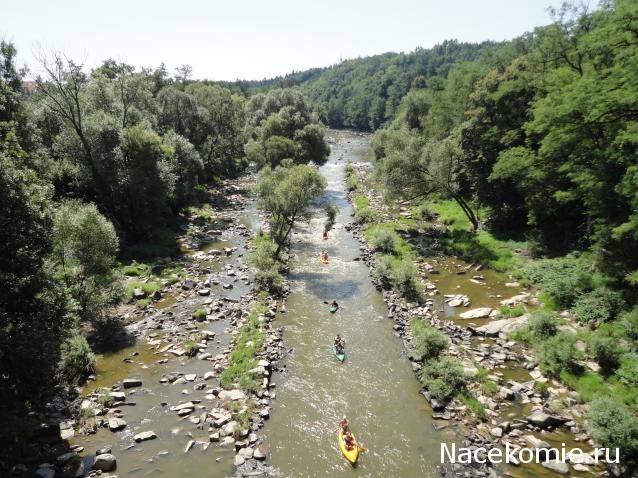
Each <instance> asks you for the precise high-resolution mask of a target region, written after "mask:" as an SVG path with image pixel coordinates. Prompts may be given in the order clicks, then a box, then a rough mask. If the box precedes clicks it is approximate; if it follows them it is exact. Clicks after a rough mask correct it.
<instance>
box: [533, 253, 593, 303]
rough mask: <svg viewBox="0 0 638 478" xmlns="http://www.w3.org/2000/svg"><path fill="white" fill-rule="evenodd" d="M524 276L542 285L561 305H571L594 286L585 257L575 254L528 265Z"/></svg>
mask: <svg viewBox="0 0 638 478" xmlns="http://www.w3.org/2000/svg"><path fill="white" fill-rule="evenodd" d="M523 276H524V277H525V278H526V279H528V280H529V281H530V282H532V283H534V284H537V285H538V286H540V288H541V289H543V291H544V292H545V293H546V294H548V295H549V296H550V297H551V298H552V299H553V300H554V301H555V302H556V303H557V304H558V305H559V306H560V307H571V305H572V304H573V303H574V302H575V300H576V299H577V298H578V297H579V296H580V295H581V294H582V293H583V292H587V291H588V290H591V288H592V278H591V272H589V271H588V270H587V264H586V263H585V261H584V259H583V258H581V257H579V256H577V255H575V254H569V255H567V256H565V257H561V258H557V259H545V260H542V261H538V262H536V263H534V264H532V265H530V266H528V267H526V268H525V269H524V270H523Z"/></svg>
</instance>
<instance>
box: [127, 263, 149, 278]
mask: <svg viewBox="0 0 638 478" xmlns="http://www.w3.org/2000/svg"><path fill="white" fill-rule="evenodd" d="M149 272H150V267H149V266H148V264H144V263H138V262H137V261H133V262H132V263H131V264H129V265H128V266H124V267H122V274H124V275H126V276H129V277H140V276H143V275H148V274H149Z"/></svg>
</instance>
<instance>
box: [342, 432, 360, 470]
mask: <svg viewBox="0 0 638 478" xmlns="http://www.w3.org/2000/svg"><path fill="white" fill-rule="evenodd" d="M352 436H353V437H354V435H352ZM354 444H355V445H354V448H353V449H352V450H348V449H347V448H346V443H345V442H344V441H343V433H342V432H339V448H341V453H343V456H345V457H346V460H348V461H349V462H350V464H351V465H355V464H356V463H357V460H358V459H359V444H358V443H357V439H356V438H355V439H354Z"/></svg>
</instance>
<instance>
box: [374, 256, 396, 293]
mask: <svg viewBox="0 0 638 478" xmlns="http://www.w3.org/2000/svg"><path fill="white" fill-rule="evenodd" d="M392 263H393V260H392V257H390V256H384V255H380V254H377V266H376V267H375V269H374V276H375V277H376V278H377V280H378V281H379V282H381V285H382V286H383V287H384V288H385V289H388V288H390V286H391V285H392V270H393V265H392Z"/></svg>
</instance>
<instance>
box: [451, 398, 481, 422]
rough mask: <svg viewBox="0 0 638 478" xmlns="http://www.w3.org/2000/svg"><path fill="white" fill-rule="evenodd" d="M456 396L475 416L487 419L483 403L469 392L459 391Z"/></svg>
mask: <svg viewBox="0 0 638 478" xmlns="http://www.w3.org/2000/svg"><path fill="white" fill-rule="evenodd" d="M457 398H458V399H459V400H460V401H461V403H463V405H465V406H466V407H467V409H468V410H469V411H470V413H472V415H474V416H475V417H476V418H478V419H479V420H483V421H484V420H487V411H486V410H485V405H483V404H482V403H481V402H479V401H478V400H477V399H476V398H475V397H473V396H471V395H470V394H469V393H461V394H459V395H458V397H457Z"/></svg>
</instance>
